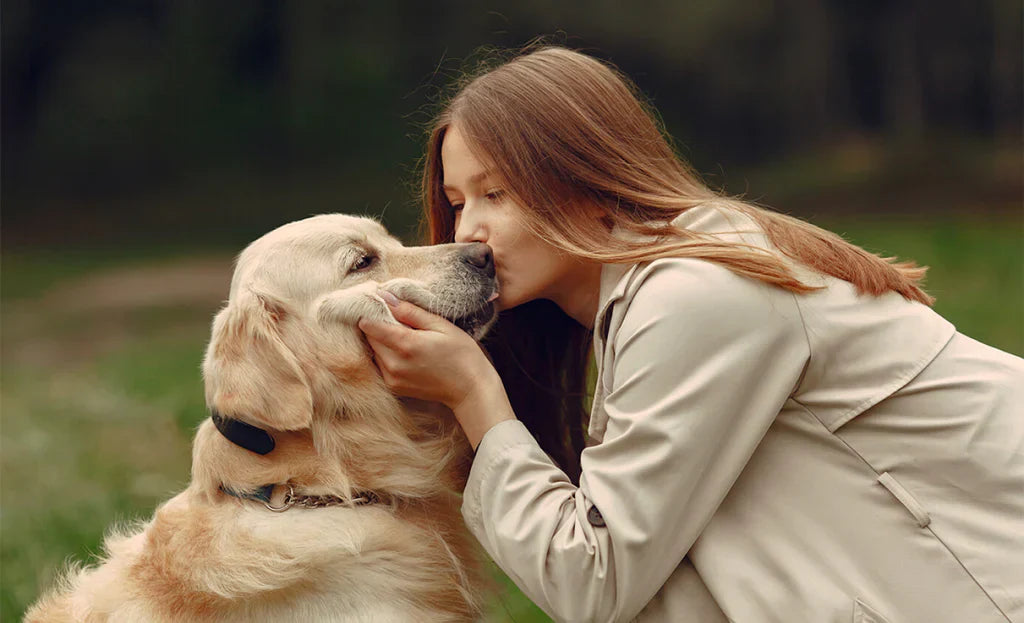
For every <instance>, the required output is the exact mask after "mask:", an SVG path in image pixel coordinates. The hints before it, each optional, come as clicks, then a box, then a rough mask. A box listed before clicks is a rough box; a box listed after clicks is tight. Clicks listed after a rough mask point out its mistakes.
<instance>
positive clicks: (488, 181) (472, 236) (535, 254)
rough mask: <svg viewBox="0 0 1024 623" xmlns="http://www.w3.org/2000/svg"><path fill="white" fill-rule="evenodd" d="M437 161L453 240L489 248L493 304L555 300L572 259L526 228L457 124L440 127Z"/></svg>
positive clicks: (517, 209) (518, 210)
mask: <svg viewBox="0 0 1024 623" xmlns="http://www.w3.org/2000/svg"><path fill="white" fill-rule="evenodd" d="M441 163H442V167H443V169H444V180H443V184H444V192H445V194H446V195H447V196H448V202H449V203H450V204H451V205H452V208H454V210H455V242H484V243H486V244H488V245H490V247H491V249H492V250H493V251H494V266H495V270H496V271H497V276H498V286H499V288H500V293H499V296H498V299H497V300H496V301H495V305H496V306H497V309H499V310H503V309H509V308H512V307H515V306H516V305H521V304H522V303H526V302H528V301H532V300H534V299H538V298H550V299H552V300H555V301H556V302H558V299H559V298H560V297H559V290H560V289H561V288H562V285H560V284H562V282H563V280H564V279H565V277H566V276H568V275H569V272H570V271H571V270H572V268H573V262H572V261H571V260H570V259H569V256H567V255H565V254H563V253H561V252H559V251H558V250H557V249H555V248H554V247H553V246H551V245H550V244H548V243H546V242H544V241H543V240H541V239H540V238H538V237H537V236H536V235H534V234H533V233H532V232H530V231H529V230H528V229H527V228H526V226H525V225H524V224H523V223H522V221H521V219H520V214H521V210H522V208H521V207H519V206H518V205H517V204H516V203H515V202H513V201H512V200H511V198H510V195H509V193H508V192H506V190H507V189H505V188H503V187H502V182H501V181H500V178H499V177H498V176H497V175H495V171H494V170H493V167H492V166H490V164H489V163H487V162H482V161H480V160H478V159H477V157H476V156H475V155H473V153H472V152H471V151H470V150H469V147H468V145H466V142H465V140H463V138H462V134H461V133H460V132H459V129H458V126H455V125H452V126H450V127H449V128H448V130H447V131H446V132H445V136H444V141H443V142H442V143H441Z"/></svg>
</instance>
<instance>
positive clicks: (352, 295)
mask: <svg viewBox="0 0 1024 623" xmlns="http://www.w3.org/2000/svg"><path fill="white" fill-rule="evenodd" d="M316 316H317V320H319V321H320V323H321V324H329V323H333V322H336V323H341V324H351V325H354V324H356V323H357V322H359V320H360V319H361V318H368V319H370V320H379V321H381V322H388V323H392V324H398V321H397V320H395V317H394V315H393V314H392V313H391V308H390V307H388V304H387V303H385V302H384V299H382V298H381V297H380V295H379V294H377V285H376V284H373V283H370V284H367V285H366V286H364V287H355V288H347V289H344V290H335V291H334V292H331V293H329V294H327V295H325V296H323V297H322V298H320V300H318V301H317V302H316Z"/></svg>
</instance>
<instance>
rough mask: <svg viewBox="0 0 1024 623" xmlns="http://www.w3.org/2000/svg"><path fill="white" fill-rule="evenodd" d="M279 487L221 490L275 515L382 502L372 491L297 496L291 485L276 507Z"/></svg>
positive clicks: (223, 487)
mask: <svg viewBox="0 0 1024 623" xmlns="http://www.w3.org/2000/svg"><path fill="white" fill-rule="evenodd" d="M277 486H278V485H263V486H262V487H259V488H258V489H256V490H254V491H249V492H245V491H235V490H234V489H231V488H230V487H225V486H224V485H221V486H220V490H221V491H223V492H224V493H226V494H228V495H230V496H233V497H236V498H238V499H240V500H253V501H255V502H262V503H263V505H264V506H266V507H267V508H268V509H270V510H272V511H274V512H275V513H283V512H284V511H286V510H288V509H289V508H292V507H293V506H299V507H302V508H325V507H328V506H350V507H351V506H364V505H366V504H378V503H380V502H381V498H380V496H378V495H377V494H376V493H374V492H372V491H362V492H360V493H359V494H358V495H356V496H353V497H350V498H344V497H341V496H338V495H295V488H294V487H292V486H291V485H280V486H282V487H288V491H286V492H285V494H284V500H283V501H282V502H281V504H279V505H276V506H275V505H274V504H273V503H272V502H271V501H270V497H271V496H272V495H273V494H274V487H277Z"/></svg>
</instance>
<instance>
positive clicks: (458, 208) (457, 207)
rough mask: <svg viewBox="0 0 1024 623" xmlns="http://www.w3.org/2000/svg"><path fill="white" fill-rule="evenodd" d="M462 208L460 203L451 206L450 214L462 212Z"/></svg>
mask: <svg viewBox="0 0 1024 623" xmlns="http://www.w3.org/2000/svg"><path fill="white" fill-rule="evenodd" d="M462 206H463V204H461V203H455V204H452V212H462Z"/></svg>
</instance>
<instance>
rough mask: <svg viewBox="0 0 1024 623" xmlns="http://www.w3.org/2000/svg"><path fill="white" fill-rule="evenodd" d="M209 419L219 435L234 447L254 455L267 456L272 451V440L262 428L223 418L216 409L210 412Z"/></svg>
mask: <svg viewBox="0 0 1024 623" xmlns="http://www.w3.org/2000/svg"><path fill="white" fill-rule="evenodd" d="M210 418H212V419H213V425H214V426H216V427H217V430H219V431H220V434H221V435H224V436H225V437H226V438H227V440H228V441H230V442H231V443H233V444H235V445H236V446H240V447H242V448H245V449H246V450H248V451H249V452H255V453H256V454H268V453H269V452H270V451H271V450H273V449H274V438H273V437H271V436H270V433H268V432H267V431H265V430H263V429H262V428H257V427H256V426H253V425H252V424H246V423H245V422H243V421H242V420H236V419H233V418H229V417H224V416H223V415H221V414H220V413H218V412H217V410H216V409H214V410H212V411H211V412H210Z"/></svg>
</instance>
